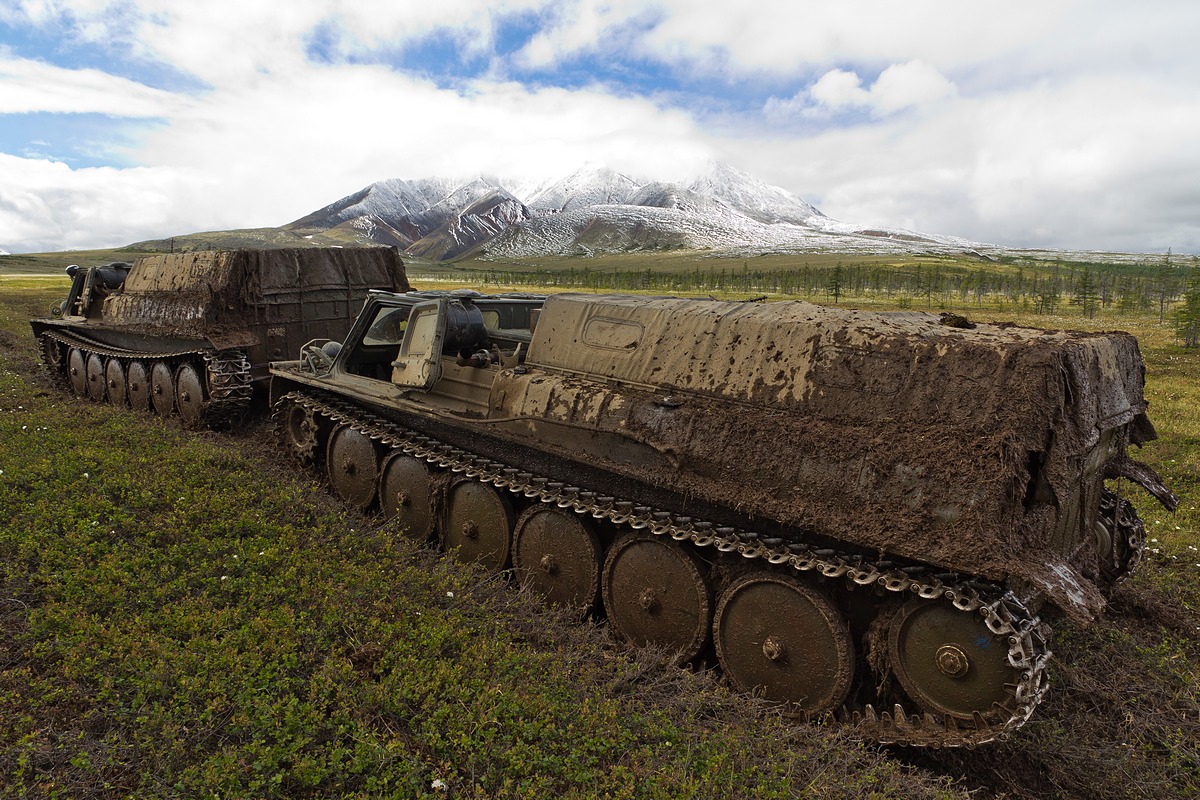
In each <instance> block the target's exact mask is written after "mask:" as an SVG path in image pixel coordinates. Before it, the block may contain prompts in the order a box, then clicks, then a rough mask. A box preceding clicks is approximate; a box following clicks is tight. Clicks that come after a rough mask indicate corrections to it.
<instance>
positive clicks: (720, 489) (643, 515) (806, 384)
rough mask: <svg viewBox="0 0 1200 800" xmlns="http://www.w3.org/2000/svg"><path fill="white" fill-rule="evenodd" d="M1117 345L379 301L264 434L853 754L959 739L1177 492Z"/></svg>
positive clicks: (1015, 702) (417, 523)
mask: <svg viewBox="0 0 1200 800" xmlns="http://www.w3.org/2000/svg"><path fill="white" fill-rule="evenodd" d="M1143 373H1144V368H1143V365H1142V361H1141V357H1140V354H1139V352H1138V348H1137V343H1136V341H1135V340H1134V339H1133V337H1131V336H1129V335H1127V334H1121V333H1105V334H1086V333H1074V332H1048V331H1042V330H1034V329H1028V328H1020V327H1015V326H1003V325H985V324H978V325H975V324H972V323H970V322H968V321H966V320H965V319H962V318H955V317H948V316H946V317H939V316H937V315H932V314H923V313H908V312H897V313H882V314H878V313H865V312H858V311H845V310H841V309H831V308H824V307H820V306H815V305H810V304H807V303H802V302H786V303H765V304H764V303H738V302H720V301H708V300H688V299H675V298H646V297H629V296H620V295H604V296H593V295H571V294H566V295H555V296H550V297H536V296H529V295H496V296H485V295H480V294H477V293H474V292H466V291H460V292H451V293H437V292H410V293H404V294H397V293H387V292H375V293H371V295H370V296H369V297H368V299H367V302H366V303H365V305H364V307H363V311H362V313H361V314H360V316H359V318H358V320H357V322H356V323H355V325H354V327H353V329H352V330H351V331H350V333H349V335H348V336H347V337H346V339H345V341H344V342H335V341H329V342H325V341H314V342H310V343H309V344H307V345H306V346H305V347H304V348H303V349H302V354H301V358H300V359H299V360H296V361H290V362H278V363H274V364H272V366H271V374H272V380H271V395H272V403H273V408H274V414H275V417H276V420H277V424H278V430H279V434H280V437H281V439H282V442H283V443H284V445H285V446H286V447H287V448H288V450H290V452H291V453H292V454H293V455H294V456H295V457H296V458H297V459H298V460H299V461H301V462H303V463H305V464H310V465H313V466H314V467H316V468H318V469H320V470H321V471H322V472H323V473H324V475H325V477H326V479H327V481H328V483H329V485H330V486H331V487H332V489H333V491H334V492H335V493H336V494H337V495H338V496H339V497H341V498H342V499H343V500H344V501H345V502H347V503H349V504H352V505H354V506H357V507H360V508H364V509H366V508H371V507H378V508H380V509H381V510H382V512H383V513H384V514H386V515H387V516H389V517H391V518H394V519H396V520H397V521H398V523H399V524H401V525H402V526H403V528H404V529H405V530H407V531H408V532H409V533H410V534H411V535H412V536H414V537H416V538H417V539H420V540H428V539H437V540H438V541H440V543H441V545H442V546H443V547H445V548H446V549H447V550H449V551H452V552H454V553H456V554H457V556H458V557H459V558H461V559H464V560H468V561H474V562H479V563H481V564H483V565H484V566H485V567H487V568H489V569H492V570H506V569H511V570H512V571H513V572H514V573H515V575H516V577H517V578H518V579H519V580H521V581H523V582H527V583H528V584H530V585H531V586H532V587H533V588H534V589H536V590H537V591H539V592H540V593H542V594H543V595H544V596H545V597H546V598H547V599H548V600H549V601H551V602H554V603H559V604H564V605H573V606H576V607H579V608H582V609H586V610H588V611H590V613H592V614H594V615H595V616H597V617H603V618H604V619H607V622H608V624H609V625H610V627H611V629H612V630H613V632H614V633H615V634H616V635H617V636H618V637H619V638H621V639H623V640H625V641H627V642H630V643H632V644H635V645H638V644H646V643H655V644H659V645H664V646H666V647H668V648H670V649H671V650H672V651H674V652H676V653H677V654H678V659H679V661H680V663H684V662H712V661H715V662H717V663H718V664H719V666H720V668H721V670H722V673H723V675H724V676H725V678H726V680H727V681H728V682H729V683H730V684H731V685H732V686H733V687H735V688H737V689H739V690H743V691H746V692H751V693H754V694H758V695H760V696H762V697H765V698H767V699H769V700H773V701H778V702H779V703H781V704H783V705H784V706H785V707H786V708H787V709H788V710H790V711H792V712H794V713H796V714H798V715H802V716H810V717H827V718H832V719H836V720H839V721H841V722H842V723H844V724H847V725H852V726H855V727H856V729H857V731H858V732H859V734H860V735H862V736H863V737H864V738H868V739H872V740H877V741H881V742H900V743H906V744H912V745H929V746H954V745H975V744H980V743H983V742H988V741H993V740H995V739H998V738H1003V737H1005V736H1007V735H1008V733H1009V732H1011V731H1012V730H1013V729H1015V728H1016V727H1018V726H1020V725H1021V724H1023V723H1024V722H1025V721H1026V720H1027V719H1028V718H1029V717H1030V715H1031V714H1032V713H1033V709H1034V707H1035V706H1036V705H1037V704H1038V703H1039V701H1040V700H1041V698H1042V696H1043V694H1044V692H1045V691H1046V665H1047V661H1048V659H1049V658H1050V643H1049V641H1048V639H1049V632H1048V628H1047V626H1046V625H1044V624H1043V622H1042V620H1041V615H1042V614H1043V613H1044V611H1045V609H1046V608H1047V607H1049V606H1056V607H1058V608H1059V609H1061V610H1062V612H1064V613H1065V615H1066V616H1067V617H1069V618H1070V619H1072V620H1074V621H1076V622H1078V623H1080V624H1087V623H1088V622H1090V621H1091V620H1093V619H1094V618H1095V617H1096V616H1097V615H1098V614H1099V613H1100V611H1101V609H1102V608H1103V606H1104V604H1105V599H1106V596H1107V594H1108V593H1109V591H1110V590H1111V588H1112V587H1113V586H1114V585H1116V584H1117V583H1118V582H1120V581H1121V580H1123V579H1124V578H1125V577H1126V576H1127V575H1128V574H1129V573H1130V571H1131V570H1133V569H1134V568H1135V566H1136V564H1137V562H1138V560H1139V558H1140V556H1141V552H1142V549H1143V547H1144V533H1143V529H1142V524H1141V522H1140V520H1139V519H1138V516H1137V514H1136V513H1135V511H1134V508H1133V506H1132V505H1131V504H1130V503H1129V501H1128V499H1127V498H1126V497H1125V496H1123V495H1124V492H1123V489H1124V488H1126V487H1129V486H1131V485H1135V484H1136V485H1138V486H1141V487H1143V488H1144V489H1146V490H1147V491H1149V492H1150V494H1152V495H1153V496H1154V497H1156V498H1158V500H1159V501H1161V502H1162V503H1163V504H1164V505H1166V506H1167V507H1168V508H1173V507H1174V504H1175V502H1176V500H1175V497H1174V495H1172V493H1171V492H1170V490H1169V489H1168V488H1167V487H1166V486H1164V485H1163V483H1162V481H1161V480H1160V479H1159V478H1158V476H1157V475H1156V474H1155V473H1154V471H1153V470H1152V469H1151V468H1150V467H1148V466H1146V465H1145V464H1141V463H1139V462H1136V461H1134V460H1132V459H1131V458H1130V456H1129V453H1128V450H1129V447H1130V445H1140V444H1142V443H1144V442H1146V441H1149V440H1151V439H1153V438H1154V437H1155V435H1156V434H1155V431H1154V428H1153V426H1152V425H1151V423H1150V421H1149V419H1148V418H1147V415H1146V401H1145V399H1144V397H1143V378H1144V374H1143Z"/></svg>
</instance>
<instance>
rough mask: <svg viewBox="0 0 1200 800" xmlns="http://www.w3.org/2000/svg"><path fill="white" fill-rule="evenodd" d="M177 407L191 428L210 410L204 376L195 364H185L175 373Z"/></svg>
mask: <svg viewBox="0 0 1200 800" xmlns="http://www.w3.org/2000/svg"><path fill="white" fill-rule="evenodd" d="M175 407H176V408H178V409H179V418H180V419H181V420H183V424H184V425H186V426H187V427H189V428H195V427H198V426H199V425H200V423H202V422H203V421H204V413H205V412H206V411H208V392H207V391H206V390H205V388H204V376H203V375H202V374H201V373H200V371H199V370H197V369H196V367H195V365H194V364H184V365H182V366H181V367H180V368H179V370H178V371H177V372H176V373H175Z"/></svg>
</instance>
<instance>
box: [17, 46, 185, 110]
mask: <svg viewBox="0 0 1200 800" xmlns="http://www.w3.org/2000/svg"><path fill="white" fill-rule="evenodd" d="M182 102H186V101H181V98H179V97H178V96H176V95H173V94H171V93H169V92H164V91H160V90H158V89H152V88H150V87H148V86H144V85H142V84H140V83H136V82H134V81H131V80H127V79H125V78H119V77H116V76H113V75H108V74H106V73H104V72H101V71H100V70H97V69H63V68H61V67H56V66H54V65H53V64H47V63H44V62H41V61H34V60H31V59H26V58H5V57H3V56H2V55H0V114H26V113H31V112H51V113H73V114H87V113H95V114H110V115H113V116H119V117H159V116H165V115H166V114H169V113H171V111H172V110H174V109H178V108H179V107H180V105H181V103H182Z"/></svg>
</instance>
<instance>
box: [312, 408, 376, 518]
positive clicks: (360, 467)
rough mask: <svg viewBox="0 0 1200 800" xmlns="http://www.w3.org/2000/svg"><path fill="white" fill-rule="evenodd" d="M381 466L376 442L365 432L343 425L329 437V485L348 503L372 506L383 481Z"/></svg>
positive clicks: (326, 465)
mask: <svg viewBox="0 0 1200 800" xmlns="http://www.w3.org/2000/svg"><path fill="white" fill-rule="evenodd" d="M378 463H379V457H378V454H377V453H376V452H375V443H374V442H373V441H371V439H370V437H368V436H367V435H366V434H364V433H362V432H361V431H356V430H355V429H354V428H351V427H350V426H349V425H341V426H339V427H338V429H337V430H335V431H334V432H333V435H332V436H330V437H329V457H328V458H327V459H326V462H325V468H326V472H327V473H328V475H329V485H330V486H332V487H333V492H334V494H336V495H337V496H338V497H340V498H342V500H344V501H345V502H346V503H349V504H350V505H352V506H355V507H357V508H366V507H367V506H369V505H371V502H372V501H373V500H374V499H375V482H376V480H378V478H379V468H378Z"/></svg>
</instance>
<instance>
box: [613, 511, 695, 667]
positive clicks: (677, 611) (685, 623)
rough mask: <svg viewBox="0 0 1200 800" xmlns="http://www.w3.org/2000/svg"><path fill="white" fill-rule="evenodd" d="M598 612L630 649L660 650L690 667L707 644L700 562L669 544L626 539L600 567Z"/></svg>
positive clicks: (638, 536) (634, 536) (642, 537)
mask: <svg viewBox="0 0 1200 800" xmlns="http://www.w3.org/2000/svg"><path fill="white" fill-rule="evenodd" d="M601 584H602V591H603V594H604V607H605V609H607V612H608V620H609V622H610V623H611V625H612V627H613V630H614V631H615V632H616V633H617V635H618V636H620V637H621V638H622V639H624V640H625V641H627V642H630V643H631V644H635V645H639V646H642V645H647V644H657V645H662V646H664V647H666V648H668V649H670V650H672V651H674V652H676V653H677V654H678V659H677V663H680V664H683V663H686V662H688V661H691V660H692V659H694V658H695V657H696V656H698V655H699V654H700V651H701V650H702V649H703V648H704V644H705V642H707V641H708V630H709V625H710V624H711V622H712V605H713V603H712V590H711V589H710V588H709V586H708V583H707V582H706V581H705V580H704V570H703V568H702V567H701V564H700V560H699V559H698V558H696V556H694V555H693V554H692V553H691V552H690V551H689V550H686V549H684V548H683V547H682V546H681V545H678V544H676V543H675V542H674V541H672V540H670V539H660V538H658V537H656V536H654V535H653V534H646V533H627V534H625V535H624V536H622V537H621V538H620V539H618V540H617V541H616V543H615V544H613V546H612V549H610V550H609V552H608V558H606V559H605V561H604V572H603V580H602V581H601Z"/></svg>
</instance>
